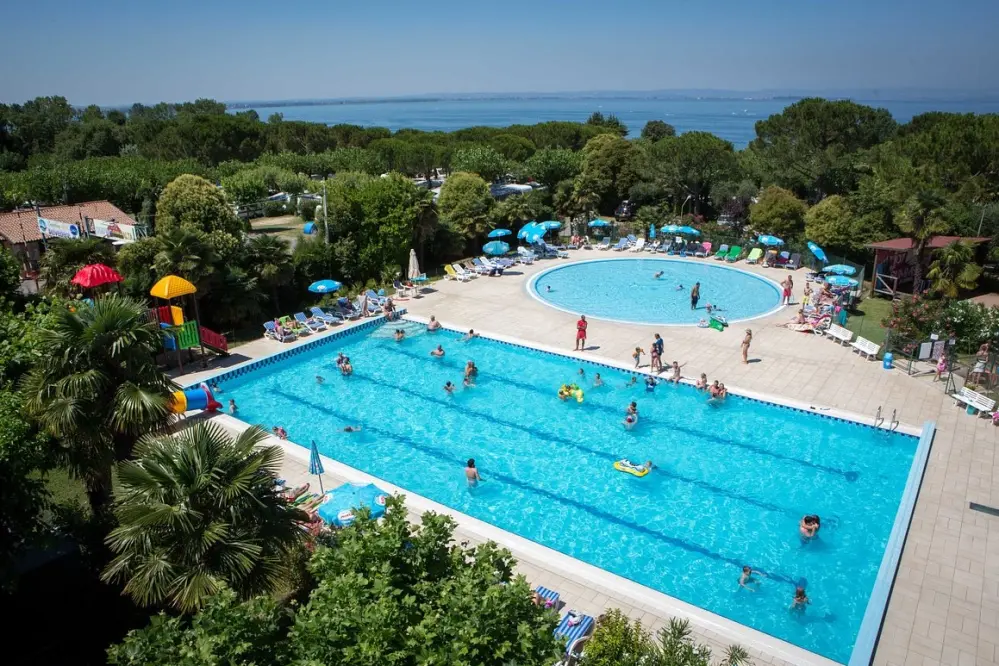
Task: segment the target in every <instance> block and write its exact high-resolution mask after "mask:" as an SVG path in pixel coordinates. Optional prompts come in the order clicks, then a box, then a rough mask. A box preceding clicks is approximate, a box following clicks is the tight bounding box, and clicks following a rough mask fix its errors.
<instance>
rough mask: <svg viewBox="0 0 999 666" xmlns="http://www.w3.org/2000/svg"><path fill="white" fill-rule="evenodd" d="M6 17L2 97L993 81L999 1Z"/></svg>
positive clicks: (448, 2) (139, 8)
mask: <svg viewBox="0 0 999 666" xmlns="http://www.w3.org/2000/svg"><path fill="white" fill-rule="evenodd" d="M3 22H4V25H5V28H6V29H5V30H4V32H3V37H2V38H0V63H2V65H0V101H3V102H14V101H23V100H25V99H28V98H31V97H34V96H36V95H55V94H59V95H65V96H66V97H68V98H69V100H70V101H71V102H72V103H74V104H88V103H98V104H123V103H130V102H134V101H141V102H156V101H163V100H167V101H182V100H189V99H194V98H196V97H212V98H215V99H220V100H227V101H235V100H248V99H253V100H260V99H292V98H328V97H350V96H394V95H407V94H418V93H431V92H449V93H461V92H508V91H539V92H559V91H578V90H652V89H676V88H716V89H737V90H760V89H773V88H781V89H787V88H797V89H802V88H805V89H810V90H828V89H842V88H882V89H883V88H892V89H894V88H904V87H919V88H943V89H960V90H967V91H982V92H992V93H994V92H996V91H999V40H996V38H995V36H994V35H993V34H990V32H992V31H994V30H995V29H996V27H997V26H999V0H682V1H678V0H659V1H656V0H614V1H609V0H599V1H596V0H534V1H529V2H508V3H502V2H488V3H487V2H481V1H478V0H460V1H459V0H436V1H431V2H420V1H419V0H405V1H392V2H390V1H385V0H361V1H359V2H351V3H345V2H343V0H320V1H313V0H287V1H284V2H275V1H274V0H269V1H262V0H225V1H222V0H202V1H200V2H198V1H192V0H169V1H167V0H128V1H124V0H89V1H83V0H32V1H31V2H9V3H6V5H5V7H4V11H3Z"/></svg>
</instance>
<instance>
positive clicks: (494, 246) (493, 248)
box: [482, 241, 510, 257]
mask: <svg viewBox="0 0 999 666" xmlns="http://www.w3.org/2000/svg"><path fill="white" fill-rule="evenodd" d="M482 251H483V252H485V253H486V254H488V255H489V256H491V257H498V256H500V255H502V254H506V253H507V252H509V251H510V246H509V245H508V244H506V243H504V242H503V241H490V242H488V243H486V244H485V245H483V246H482Z"/></svg>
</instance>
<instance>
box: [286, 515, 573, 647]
mask: <svg viewBox="0 0 999 666" xmlns="http://www.w3.org/2000/svg"><path fill="white" fill-rule="evenodd" d="M454 527H455V525H454V522H453V520H451V518H449V517H446V516H438V515H434V514H429V513H428V514H425V515H424V516H423V519H422V521H421V524H420V525H418V526H417V525H413V524H411V523H410V522H409V521H408V519H407V512H406V509H405V507H404V506H403V504H402V500H401V499H396V498H393V499H390V500H389V504H388V507H387V511H386V515H385V517H384V518H383V519H382V520H381V521H379V522H374V521H370V520H361V521H358V522H356V523H355V524H354V525H352V526H351V527H349V528H347V529H346V530H344V531H342V532H341V533H340V534H339V535H338V536H337V544H336V547H334V548H322V549H319V550H317V552H316V554H315V556H314V557H313V560H312V563H311V565H310V568H311V570H312V573H313V575H314V576H315V578H316V579H317V580H318V581H319V585H318V586H317V587H316V589H315V590H313V592H312V594H311V596H310V598H309V602H308V603H307V604H306V605H305V606H304V607H303V608H302V610H301V611H300V612H299V613H298V614H297V616H296V618H295V626H294V628H293V629H292V631H291V634H290V641H291V645H292V650H293V654H294V656H295V657H296V658H297V659H299V660H301V661H302V663H334V662H335V663H339V664H343V666H351V665H354V664H356V665H358V666H360V665H362V664H371V663H372V659H377V660H378V661H379V662H381V663H393V664H412V665H413V666H416V664H428V663H439V664H453V665H454V666H465V665H467V666H502V665H504V664H511V663H516V664H522V665H524V666H528V665H533V664H537V665H538V666H541V665H545V666H547V665H548V664H550V663H552V660H553V659H556V658H557V656H558V653H559V644H558V641H557V639H555V637H554V635H553V634H552V630H553V629H554V627H555V622H556V615H555V613H554V612H552V611H550V610H545V609H543V608H541V607H539V606H537V605H536V604H534V603H532V602H531V593H530V588H529V587H528V585H527V583H526V581H525V580H524V579H523V578H522V577H517V578H514V576H513V573H512V572H513V565H514V562H513V560H512V559H511V557H510V554H509V553H508V552H506V551H502V550H499V549H498V548H496V546H495V544H485V545H481V546H477V547H475V548H466V547H463V546H458V545H455V543H454V540H453V534H454Z"/></svg>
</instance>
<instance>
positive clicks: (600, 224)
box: [590, 217, 611, 229]
mask: <svg viewBox="0 0 999 666" xmlns="http://www.w3.org/2000/svg"><path fill="white" fill-rule="evenodd" d="M610 225H611V223H610V222H608V221H607V220H601V219H600V218H599V217H598V218H597V219H595V220H590V228H591V229H592V228H594V227H609V226H610Z"/></svg>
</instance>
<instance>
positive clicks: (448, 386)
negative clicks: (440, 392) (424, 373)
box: [444, 382, 454, 395]
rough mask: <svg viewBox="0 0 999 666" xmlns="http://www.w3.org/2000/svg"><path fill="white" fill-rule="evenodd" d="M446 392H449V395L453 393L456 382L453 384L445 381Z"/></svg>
mask: <svg viewBox="0 0 999 666" xmlns="http://www.w3.org/2000/svg"><path fill="white" fill-rule="evenodd" d="M444 392H445V393H447V394H448V395H451V394H452V393H454V384H452V383H451V382H445V383H444Z"/></svg>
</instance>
